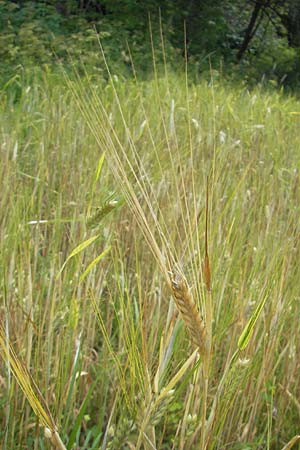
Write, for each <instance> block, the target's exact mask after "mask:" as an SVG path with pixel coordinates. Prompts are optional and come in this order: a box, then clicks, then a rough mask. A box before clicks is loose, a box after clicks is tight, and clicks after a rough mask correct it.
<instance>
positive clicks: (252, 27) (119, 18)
mask: <svg viewBox="0 0 300 450" xmlns="http://www.w3.org/2000/svg"><path fill="white" fill-rule="evenodd" d="M150 22H151V28H152V32H153V40H154V41H155V42H154V46H155V48H159V47H160V45H161V44H160V42H161V38H160V34H161V30H162V31H163V33H164V44H165V47H166V50H167V52H166V53H167V55H168V61H169V63H170V64H172V65H173V67H178V66H180V65H181V63H182V57H183V56H184V54H185V42H186V48H187V53H188V57H189V60H190V61H191V63H192V64H191V67H193V68H194V70H195V72H196V73H199V72H201V73H203V72H205V71H206V70H207V69H208V68H209V62H211V63H212V64H213V66H214V68H217V69H218V70H219V67H220V65H221V67H222V70H223V71H225V72H226V74H227V75H233V74H235V75H236V74H238V75H239V76H242V77H244V78H246V79H247V80H248V81H252V80H253V81H258V80H261V79H262V78H267V79H269V80H271V82H272V84H275V85H277V84H284V85H288V86H296V85H298V84H299V70H298V69H299V47H300V1H299V0H277V1H273V0H256V1H245V0H235V1H221V0H216V1H215V2H207V1H203V0H200V1H194V0H190V1H188V2H187V1H183V0H177V1H171V0H166V1H161V0H145V1H141V0H135V1H134V0H113V1H112V0H103V1H98V0H90V1H88V0H67V1H59V0H48V1H46V0H38V1H24V0H16V1H7V0H2V1H0V30H1V32H0V61H1V66H0V68H1V75H2V80H3V79H4V80H7V79H8V78H10V77H11V75H12V74H16V73H18V72H19V71H22V70H23V68H24V67H28V66H44V67H49V66H51V65H52V64H53V63H55V62H56V59H57V58H59V59H60V60H63V61H65V60H66V59H67V57H68V56H71V57H72V58H73V61H76V63H78V62H79V61H80V63H81V62H84V63H85V65H86V66H87V67H88V69H89V70H93V71H95V72H96V73H97V72H99V71H102V66H101V63H100V62H99V45H98V42H97V38H96V34H95V29H96V30H97V31H98V33H99V35H100V38H101V42H102V45H103V47H104V48H105V52H106V54H107V56H108V59H109V61H110V64H111V65H112V67H117V70H118V73H119V74H120V73H121V72H122V73H123V74H125V75H126V74H128V72H129V71H130V54H129V51H128V47H127V43H128V44H129V46H130V50H131V52H132V54H133V56H134V62H135V66H136V67H138V68H139V70H140V71H141V70H143V72H144V74H147V71H148V69H149V67H150V66H151V65H152V56H151V45H150V37H149V26H150V25H149V23H150ZM184 23H185V24H186V38H185V36H184ZM223 63H225V64H223ZM224 68H225V69H224Z"/></svg>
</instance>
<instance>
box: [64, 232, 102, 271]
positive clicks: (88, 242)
mask: <svg viewBox="0 0 300 450" xmlns="http://www.w3.org/2000/svg"><path fill="white" fill-rule="evenodd" d="M99 236H100V234H96V236H93V237H91V238H89V239H87V240H86V241H84V242H82V243H81V244H79V245H78V246H77V247H76V248H74V250H73V251H72V253H71V254H70V255H69V256H68V257H67V259H66V260H65V262H64V263H63V265H62V267H61V269H60V271H59V272H58V274H57V278H58V277H59V276H60V275H61V273H62V271H63V270H64V268H65V267H66V264H67V263H68V262H69V261H70V259H71V258H73V257H74V256H76V255H78V253H80V252H82V250H84V249H85V248H87V247H88V246H89V245H91V244H92V243H93V242H95V241H96V240H97V239H98V238H99Z"/></svg>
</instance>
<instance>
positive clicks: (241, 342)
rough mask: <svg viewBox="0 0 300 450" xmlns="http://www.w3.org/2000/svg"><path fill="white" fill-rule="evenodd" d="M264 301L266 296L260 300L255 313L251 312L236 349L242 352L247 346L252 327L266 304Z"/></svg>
mask: <svg viewBox="0 0 300 450" xmlns="http://www.w3.org/2000/svg"><path fill="white" fill-rule="evenodd" d="M266 300H267V296H265V297H264V298H263V299H262V300H261V302H260V303H259V304H258V306H257V307H256V309H255V311H254V312H253V314H252V316H251V317H250V319H249V321H248V323H247V325H246V326H245V328H244V330H243V332H242V334H241V336H240V338H239V340H238V347H239V349H240V350H244V349H245V348H246V347H247V345H248V343H249V341H250V338H251V336H252V333H253V330H254V326H255V324H256V322H257V319H258V317H259V315H260V313H261V311H262V309H263V307H264V305H265V303H266Z"/></svg>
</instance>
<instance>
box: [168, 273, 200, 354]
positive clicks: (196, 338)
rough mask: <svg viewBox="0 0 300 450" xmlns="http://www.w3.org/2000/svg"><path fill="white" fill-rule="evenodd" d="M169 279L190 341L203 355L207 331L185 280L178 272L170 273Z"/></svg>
mask: <svg viewBox="0 0 300 450" xmlns="http://www.w3.org/2000/svg"><path fill="white" fill-rule="evenodd" d="M170 281H171V288H172V293H173V297H174V301H175V304H176V306H177V309H178V310H179V312H180V314H181V317H182V319H183V321H184V323H185V325H186V327H187V329H188V331H189V334H190V337H191V339H192V342H193V344H194V345H195V346H196V347H198V349H199V353H200V354H201V355H205V354H206V352H207V344H208V343H207V332H206V329H205V324H204V321H203V319H202V317H201V315H200V313H199V311H198V308H197V305H196V304H195V302H194V299H193V297H192V294H191V291H190V289H189V287H188V284H187V281H186V280H185V278H184V277H183V275H181V274H180V273H178V272H172V273H170Z"/></svg>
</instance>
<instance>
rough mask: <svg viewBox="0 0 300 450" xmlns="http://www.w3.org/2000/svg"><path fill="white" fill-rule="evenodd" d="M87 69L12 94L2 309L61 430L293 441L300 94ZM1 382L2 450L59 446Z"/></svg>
mask: <svg viewBox="0 0 300 450" xmlns="http://www.w3.org/2000/svg"><path fill="white" fill-rule="evenodd" d="M154 58H155V52H154ZM56 80H57V78H56ZM89 80H90V78H89V79H88V80H84V79H83V78H80V79H79V80H78V81H77V83H74V84H72V86H71V85H69V86H70V87H71V89H72V90H73V94H72V95H71V94H70V90H66V89H65V86H64V87H63V88H62V86H60V85H58V84H57V83H54V81H53V80H52V78H51V74H50V73H49V74H47V75H45V79H44V80H43V81H42V80H39V81H37V82H36V84H35V85H29V83H28V80H27V79H26V76H25V75H24V79H22V80H20V84H19V85H18V89H19V91H18V92H19V94H20V95H19V101H18V102H15V101H12V97H10V93H9V91H6V92H2V94H1V110H2V111H3V112H2V113H1V119H2V120H1V149H0V152H1V157H2V164H1V165H0V180H1V196H0V251H1V259H0V267H1V292H2V294H1V304H0V313H1V317H3V321H4V322H5V323H6V324H7V326H8V327H9V330H10V333H9V341H10V342H11V345H12V346H13V347H14V349H15V353H16V354H17V355H18V359H20V360H23V361H24V366H25V367H26V370H27V371H28V372H29V373H30V374H32V375H31V376H32V377H33V378H34V379H35V380H36V383H37V384H38V386H39V390H40V391H41V392H43V393H44V398H45V402H46V405H48V408H49V410H51V412H52V414H53V417H54V418H55V426H56V427H57V429H58V430H59V434H60V436H61V440H62V441H63V442H65V443H66V446H67V448H69V447H72V446H77V447H82V448H103V449H104V448H105V446H110V447H112V448H113V447H114V446H118V445H119V446H121V445H124V446H128V447H135V448H146V449H148V448H149V449H150V448H163V447H164V446H165V447H167V448H172V447H173V448H174V449H175V448H176V449H187V450H188V449H191V450H192V449H198V448H207V449H209V450H212V449H215V448H223V447H226V446H227V447H230V448H232V449H233V450H236V449H238V448H241V447H247V448H248V447H252V448H258V447H259V446H262V447H264V448H266V449H270V450H273V449H277V448H279V449H280V448H281V449H282V448H284V447H285V448H291V446H294V447H295V446H296V445H297V441H298V435H299V430H298V425H299V408H298V405H297V401H296V400H295V399H297V397H299V395H298V394H299V377H298V376H297V375H298V372H299V361H298V358H297V354H298V353H299V342H298V340H297V339H296V336H297V335H298V334H299V322H298V320H296V318H297V317H298V315H299V302H298V299H299V294H298V291H299V276H298V273H297V267H298V266H297V261H298V259H299V246H298V245H297V244H298V235H299V221H298V217H299V214H298V213H299V195H298V194H299V177H298V173H297V167H298V166H299V154H298V153H297V152H295V148H298V146H299V132H298V117H299V114H298V112H299V111H298V110H299V105H298V103H297V101H296V100H295V99H294V98H292V97H289V96H283V95H281V94H280V93H278V92H273V93H265V92H263V91H262V89H260V88H257V89H255V90H253V91H249V90H247V88H246V87H245V86H240V87H237V86H229V85H228V84H226V82H224V81H223V80H221V78H214V72H212V80H211V82H210V83H206V82H204V81H201V80H199V82H198V83H197V84H193V83H192V82H191V81H190V80H189V78H188V76H186V74H183V75H182V74H178V73H177V74H174V73H172V72H171V71H168V70H167V64H166V67H165V69H164V70H163V72H160V71H159V69H158V68H157V70H156V71H154V73H153V77H152V79H148V80H147V81H144V80H138V78H137V76H136V79H133V80H127V81H126V83H125V82H124V81H123V80H121V79H120V78H118V76H117V75H115V74H111V77H110V78H109V80H108V81H105V82H104V81H99V80H97V79H96V78H93V81H92V83H91V82H90V81H89ZM10 88H12V87H10ZM14 98H15V97H14ZM74 99H76V100H75V101H74ZM78 106H79V108H80V109H81V112H79V111H78ZM4 111H5V113H4ZM84 119H85V120H84ZM90 131H92V133H90ZM104 152H105V157H104V156H103V155H104ZM207 176H208V180H207ZM112 192H116V198H124V200H125V205H124V206H123V207H122V208H118V207H116V208H111V209H110V208H106V206H107V205H106V200H105V199H109V198H110V197H109V196H110V195H111V193H112ZM208 193H209V201H208V198H207V195H208ZM97 208H99V209H98V210H97ZM93 212H96V214H95V216H94V214H93ZM104 213H105V215H104ZM107 213H109V214H107ZM97 214H99V215H98V216H97ZM93 216H94V217H93ZM92 218H93V219H94V220H91V223H90V219H92ZM90 225H93V229H91V226H90ZM95 230H96V231H95ZM208 237H209V240H208ZM85 244H87V245H85ZM108 249H110V251H109V252H108ZM66 261H67V264H64V262H66ZM61 267H64V270H63V271H62V272H60V271H59V269H60V268H61ZM174 291H175V292H174ZM176 296H177V297H176ZM184 297H185V301H182V300H183V298H184ZM186 299H188V301H186ZM176 302H177V305H176ZM184 317H185V319H186V320H183V319H184ZM286 324H289V326H288V327H287V325H286ZM193 341H196V342H195V346H196V347H198V349H199V350H197V348H196V349H195V350H194V342H193ZM5 345H6V346H7V336H6V335H5ZM6 348H7V347H6ZM5 360H6V361H7V357H6V356H5ZM97 379H99V380H100V379H101V383H100V382H96V380H97ZM30 383H31V381H30ZM0 385H1V392H0V403H1V405H3V406H4V408H1V409H0V411H1V412H0V424H1V425H0V442H1V446H2V447H3V448H4V449H5V450H8V449H11V448H14V449H16V450H20V449H21V448H24V447H26V448H34V449H38V448H41V449H42V448H45V447H46V446H47V445H49V444H47V442H48V440H47V439H45V438H44V435H43V433H42V432H41V429H40V427H39V426H38V425H37V419H36V418H35V415H34V413H33V411H32V410H31V409H30V408H29V407H24V405H26V404H27V403H25V400H24V394H23V391H22V390H21V389H19V388H18V386H17V384H16V383H15V382H14V378H13V376H12V373H11V372H10V371H9V370H8V368H7V365H6V363H3V362H2V363H0ZM37 398H38V399H39V396H37ZM44 409H45V408H44ZM191 418H192V425H190V423H191V422H190V420H191ZM52 425H53V424H52ZM126 426H127V427H128V429H129V430H130V432H129V433H127V432H126V433H125V432H124V431H123V430H124V427H125V428H126ZM47 428H49V426H48V425H47ZM49 429H50V428H49ZM127 431H128V430H127Z"/></svg>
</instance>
